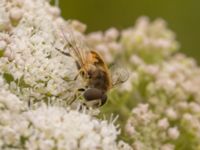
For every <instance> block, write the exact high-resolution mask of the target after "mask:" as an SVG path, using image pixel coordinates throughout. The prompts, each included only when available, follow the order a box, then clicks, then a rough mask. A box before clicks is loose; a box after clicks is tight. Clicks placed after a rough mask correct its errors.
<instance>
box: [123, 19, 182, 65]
mask: <svg viewBox="0 0 200 150" xmlns="http://www.w3.org/2000/svg"><path fill="white" fill-rule="evenodd" d="M121 43H122V44H123V48H124V49H125V50H127V51H129V54H132V53H135V54H137V55H139V56H140V57H142V58H143V59H144V60H145V61H146V62H157V61H159V60H160V59H161V58H163V57H164V58H165V57H167V56H169V55H171V54H172V53H173V52H174V51H176V50H177V48H178V47H179V46H178V43H177V42H176V41H175V35H174V33H173V32H172V31H171V30H169V29H168V28H167V26H166V22H165V21H164V20H162V19H157V20H155V21H154V22H152V23H150V21H149V19H148V18H147V17H141V18H139V19H138V20H137V22H136V25H135V26H134V27H132V28H128V29H126V30H123V31H122V37H121Z"/></svg>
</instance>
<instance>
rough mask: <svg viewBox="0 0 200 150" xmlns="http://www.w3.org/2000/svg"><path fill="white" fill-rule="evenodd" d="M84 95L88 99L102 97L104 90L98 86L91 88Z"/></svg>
mask: <svg viewBox="0 0 200 150" xmlns="http://www.w3.org/2000/svg"><path fill="white" fill-rule="evenodd" d="M83 96H84V98H85V99H86V100H87V101H92V100H96V99H100V98H101V97H102V91H101V90H99V89H96V88H90V89H87V90H86V91H85V92H84V94H83Z"/></svg>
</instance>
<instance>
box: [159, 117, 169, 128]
mask: <svg viewBox="0 0 200 150" xmlns="http://www.w3.org/2000/svg"><path fill="white" fill-rule="evenodd" d="M158 127H159V128H160V129H162V130H165V129H167V128H168V127H169V122H168V120H167V118H163V119H161V120H159V121H158Z"/></svg>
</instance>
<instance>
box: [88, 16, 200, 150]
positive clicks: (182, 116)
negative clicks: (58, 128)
mask: <svg viewBox="0 0 200 150" xmlns="http://www.w3.org/2000/svg"><path fill="white" fill-rule="evenodd" d="M118 34H119V41H117V42H118V44H119V45H120V46H121V47H122V49H123V56H124V57H125V59H124V60H126V61H127V62H126V63H127V66H129V69H130V70H131V71H130V72H131V74H130V77H129V80H128V81H127V82H125V83H124V84H123V85H121V86H120V87H121V88H120V90H121V91H125V92H123V94H122V93H120V94H119V95H120V102H119V103H121V101H122V100H121V99H126V100H127V101H130V100H132V101H133V102H132V106H134V105H135V104H137V103H140V102H145V103H147V104H148V106H149V110H151V111H148V109H147V106H145V107H143V108H146V111H145V113H146V115H142V114H140V115H138V118H137V114H135V113H136V112H135V111H137V108H136V109H134V111H133V112H132V116H131V117H130V118H129V121H128V123H127V125H126V130H127V132H128V133H129V134H130V135H132V136H133V139H134V140H135V143H134V146H133V147H134V148H135V147H138V148H135V149H145V148H146V149H162V150H172V149H176V148H180V149H198V148H199V147H200V144H199V142H198V141H200V119H199V112H200V94H199V91H200V86H199V85H200V67H199V66H198V65H197V64H196V62H195V60H194V59H192V58H188V57H186V56H185V55H183V54H181V53H180V52H179V53H174V52H175V51H177V50H178V48H179V44H178V43H177V41H176V40H175V34H174V33H173V32H172V31H171V30H169V29H168V28H167V25H166V22H165V21H164V20H162V19H157V20H155V21H153V22H150V21H149V19H148V18H147V17H141V18H139V19H138V21H137V23H136V25H135V26H134V27H131V28H128V29H125V30H123V31H122V32H121V33H118ZM90 35H95V36H88V37H89V38H90V41H92V39H93V41H92V42H91V44H94V45H95V42H94V41H95V40H96V39H102V33H94V34H90ZM100 35H101V36H100ZM113 35H114V34H113ZM91 38H92V39H91ZM104 38H105V37H104ZM105 39H106V38H105ZM101 41H103V40H101ZM101 44H103V45H104V47H106V46H108V43H106V42H102V43H101ZM95 46H98V44H96V45H95ZM95 46H94V47H95ZM97 50H98V49H97ZM100 52H101V50H100ZM124 54H125V55H124ZM106 55H108V56H111V58H110V59H109V60H112V61H113V60H114V61H117V60H118V59H116V58H117V53H115V52H112V51H111V50H109V48H108V49H107V50H106ZM121 57H122V55H121ZM112 61H111V62H112ZM118 92H119V91H118ZM116 95H117V94H116ZM116 97H117V96H115V98H116ZM127 97H128V98H127ZM124 101H125V100H124ZM122 103H123V102H122ZM125 103H126V102H124V103H123V104H125ZM129 103H131V102H127V104H129ZM116 106H117V107H118V105H116ZM130 106H131V105H130ZM130 106H123V108H124V107H128V108H127V109H130ZM110 107H112V106H110ZM120 107H121V106H119V108H117V109H120ZM140 107H142V106H139V109H142V108H140ZM126 111H127V110H126ZM119 113H120V111H119ZM152 114H153V115H152ZM122 115H124V114H122ZM152 116H154V117H153V118H151V117H152ZM155 116H157V118H156V117H155ZM136 118H137V119H136ZM148 121H149V122H148ZM140 123H144V124H140ZM145 124H148V125H147V126H146V128H144V126H145ZM140 126H141V128H142V129H141V128H140ZM137 127H139V128H137ZM161 129H162V131H160V130H161ZM146 130H147V131H146ZM164 135H165V136H164ZM154 136H158V137H161V138H160V139H159V138H158V139H157V138H154ZM162 136H164V139H162ZM137 138H139V139H137ZM185 141H187V143H188V144H187V145H184V144H183V145H181V144H180V143H184V142H185ZM154 144H155V145H156V147H155V145H154ZM141 145H143V146H142V147H141Z"/></svg>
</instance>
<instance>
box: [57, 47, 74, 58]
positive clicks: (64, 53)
mask: <svg viewBox="0 0 200 150" xmlns="http://www.w3.org/2000/svg"><path fill="white" fill-rule="evenodd" d="M55 49H56V50H57V51H59V52H60V53H62V54H63V55H65V56H70V57H71V54H70V53H67V52H63V51H61V50H60V49H59V48H57V47H55Z"/></svg>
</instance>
